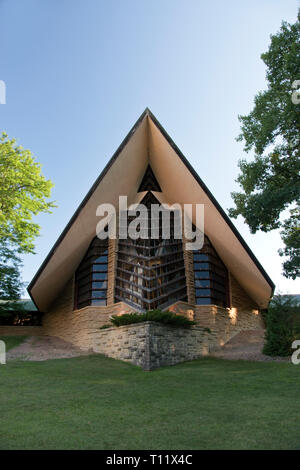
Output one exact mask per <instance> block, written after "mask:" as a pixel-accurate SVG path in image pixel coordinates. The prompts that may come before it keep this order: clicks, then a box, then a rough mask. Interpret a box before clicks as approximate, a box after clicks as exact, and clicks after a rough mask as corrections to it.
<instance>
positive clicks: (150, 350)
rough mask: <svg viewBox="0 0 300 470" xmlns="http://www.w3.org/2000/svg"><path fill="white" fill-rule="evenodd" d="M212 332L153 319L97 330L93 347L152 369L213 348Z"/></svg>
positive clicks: (116, 357) (199, 355)
mask: <svg viewBox="0 0 300 470" xmlns="http://www.w3.org/2000/svg"><path fill="white" fill-rule="evenodd" d="M214 343H215V341H214V334H213V333H208V332H207V331H205V329H204V328H199V327H192V328H176V327H169V326H165V325H160V324H159V323H154V322H144V323H135V324H132V325H126V326H121V327H112V328H108V329H104V330H99V333H98V335H97V339H96V337H95V345H94V348H93V349H94V351H95V352H98V353H102V354H105V355H106V356H109V357H113V358H115V359H121V360H122V361H126V362H131V363H132V364H135V365H138V366H140V367H142V368H143V369H144V370H153V369H157V368H158V367H161V366H169V365H174V364H177V363H179V362H183V361H189V360H192V359H197V358H199V357H201V356H203V355H206V354H208V352H209V351H210V350H212V349H213V344H214Z"/></svg>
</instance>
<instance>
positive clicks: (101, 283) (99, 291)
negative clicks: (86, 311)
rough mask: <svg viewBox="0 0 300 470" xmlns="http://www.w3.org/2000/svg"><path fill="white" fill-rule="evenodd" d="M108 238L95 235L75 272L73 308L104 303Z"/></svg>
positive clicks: (105, 297)
mask: <svg viewBox="0 0 300 470" xmlns="http://www.w3.org/2000/svg"><path fill="white" fill-rule="evenodd" d="M107 261H108V238H107V239H106V240H100V239H99V238H98V237H95V238H94V240H93V241H92V243H91V244H90V246H89V248H88V250H87V252H86V254H85V257H84V258H83V260H82V262H81V263H80V265H79V267H78V269H77V271H76V274H75V308H77V309H79V308H82V307H86V306H87V305H106V299H107Z"/></svg>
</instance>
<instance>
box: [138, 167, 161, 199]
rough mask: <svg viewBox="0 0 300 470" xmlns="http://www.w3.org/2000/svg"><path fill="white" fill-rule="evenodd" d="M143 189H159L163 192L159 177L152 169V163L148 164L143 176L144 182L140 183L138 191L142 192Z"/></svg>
mask: <svg viewBox="0 0 300 470" xmlns="http://www.w3.org/2000/svg"><path fill="white" fill-rule="evenodd" d="M143 191H158V192H161V188H160V186H159V184H158V181H157V179H156V178H155V176H154V173H153V171H152V168H151V166H150V165H148V167H147V170H146V172H145V174H144V176H143V179H142V182H141V184H140V187H139V189H138V193H141V192H143Z"/></svg>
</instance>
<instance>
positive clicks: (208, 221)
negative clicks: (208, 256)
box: [28, 108, 274, 311]
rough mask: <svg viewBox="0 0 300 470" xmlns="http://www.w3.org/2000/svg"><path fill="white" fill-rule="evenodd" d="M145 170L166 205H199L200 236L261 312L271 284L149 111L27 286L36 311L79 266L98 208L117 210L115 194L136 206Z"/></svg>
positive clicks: (231, 224)
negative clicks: (202, 223)
mask: <svg viewBox="0 0 300 470" xmlns="http://www.w3.org/2000/svg"><path fill="white" fill-rule="evenodd" d="M148 166H150V167H151V169H152V171H153V173H154V175H155V176H156V177H157V180H158V182H159V187H160V188H161V190H162V196H163V199H164V200H167V201H168V202H169V203H171V204H172V203H175V202H177V203H180V204H193V203H201V204H204V208H205V232H206V233H207V235H208V237H209V238H210V240H211V242H212V244H213V245H214V247H215V249H216V250H217V252H218V253H219V254H220V256H221V257H222V260H223V262H224V263H225V264H226V265H227V267H228V269H229V270H230V271H231V272H232V274H233V275H234V276H235V277H236V278H238V280H239V282H240V284H241V285H242V287H243V288H244V289H245V290H246V292H248V294H249V295H250V296H252V297H253V298H254V299H255V300H256V301H257V303H258V304H259V305H260V306H261V307H262V308H266V307H267V305H268V301H269V299H270V297H271V295H272V292H273V289H274V284H273V282H272V281H271V279H270V278H269V276H268V275H267V273H266V272H265V270H264V269H263V267H262V266H261V265H260V263H259V262H258V260H257V259H256V257H255V256H254V254H253V253H252V251H251V250H250V248H249V247H248V245H247V244H246V242H245V241H244V240H243V238H242V237H241V235H240V234H239V232H238V231H237V229H236V228H235V226H234V225H233V223H232V222H231V220H230V219H229V217H228V216H227V215H226V213H225V212H224V210H223V209H222V208H221V206H220V204H219V203H218V202H217V201H216V199H215V198H214V196H213V195H212V194H211V192H210V191H209V189H208V188H207V186H206V185H205V184H204V183H203V181H202V180H201V178H200V177H199V176H198V174H197V173H196V171H195V170H194V169H193V167H192V166H191V165H190V163H189V162H188V160H187V159H186V158H185V157H184V155H183V154H182V152H181V151H180V150H179V148H178V147H177V145H176V144H175V143H174V142H173V140H172V139H171V137H170V136H169V135H168V134H167V132H166V131H165V129H164V128H163V127H162V126H161V124H160V123H159V121H158V120H157V119H156V117H155V116H154V115H153V113H152V112H151V111H150V109H149V108H146V109H145V110H144V112H143V113H142V114H141V116H140V117H139V118H138V120H137V121H136V123H135V124H134V126H133V127H132V128H131V130H130V131H129V133H128V135H127V136H126V137H125V139H124V140H123V142H122V143H121V145H120V146H119V147H118V149H117V150H116V152H115V153H114V155H113V156H112V158H111V159H110V160H109V162H108V163H107V165H106V166H105V168H104V169H103V171H102V172H101V174H100V175H99V177H98V178H97V179H96V181H95V183H94V184H93V186H92V187H91V189H90V190H89V192H88V193H87V195H86V197H85V198H84V199H83V201H82V203H81V204H80V206H79V207H78V209H77V210H76V212H75V213H74V215H73V216H72V218H71V220H70V221H69V223H68V224H67V226H66V228H65V229H64V231H63V232H62V234H61V235H60V237H59V238H58V240H57V241H56V243H55V244H54V246H53V248H52V249H51V250H50V252H49V254H48V256H47V257H46V259H45V261H44V262H43V264H42V265H41V267H40V268H39V270H38V271H37V273H36V275H35V276H34V278H33V280H32V281H31V283H30V285H29V287H28V291H29V293H30V295H31V296H32V298H33V300H34V301H35V303H36V305H37V306H38V308H39V309H40V310H41V311H46V310H47V309H48V308H49V305H50V304H51V302H52V301H53V300H54V298H55V297H56V296H57V294H58V293H59V291H60V289H61V288H62V287H63V285H64V284H65V283H66V282H67V281H68V280H69V279H70V278H71V276H72V274H73V273H74V271H75V270H76V267H77V266H78V265H79V263H80V261H81V259H82V258H83V256H84V254H85V251H86V250H87V248H88V246H89V243H90V242H91V240H92V239H93V237H94V236H95V228H96V224H97V222H98V221H99V219H98V218H97V217H96V208H97V207H98V205H99V204H101V203H111V204H114V205H115V207H118V197H119V195H127V196H128V203H129V204H130V203H131V202H135V201H136V200H137V199H138V198H139V195H138V190H139V186H140V184H141V181H142V179H143V176H144V175H145V172H146V170H147V168H148ZM193 222H194V221H193Z"/></svg>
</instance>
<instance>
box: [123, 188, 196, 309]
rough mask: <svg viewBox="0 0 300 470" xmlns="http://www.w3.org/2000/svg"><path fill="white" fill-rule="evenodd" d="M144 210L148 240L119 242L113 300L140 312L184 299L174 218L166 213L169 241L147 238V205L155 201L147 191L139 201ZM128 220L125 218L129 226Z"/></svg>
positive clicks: (180, 247)
mask: <svg viewBox="0 0 300 470" xmlns="http://www.w3.org/2000/svg"><path fill="white" fill-rule="evenodd" d="M142 204H144V205H145V206H146V207H147V209H148V217H149V218H148V221H149V223H148V238H138V239H137V240H132V239H130V238H127V239H126V240H119V246H118V260H117V273H116V288H115V301H116V302H118V301H121V300H123V301H125V302H127V303H128V304H130V305H132V306H134V307H137V308H139V309H140V310H151V309H156V308H164V307H167V306H168V305H170V304H172V303H174V302H176V301H177V300H187V291H186V278H185V267H184V258H183V247H182V240H181V239H179V240H178V239H174V217H173V213H172V212H171V213H170V220H171V224H170V225H171V227H170V235H171V236H170V238H169V239H167V240H166V239H163V238H162V221H163V218H162V217H160V219H159V224H158V225H159V237H158V238H157V239H151V238H150V237H151V223H153V221H151V217H150V211H151V204H159V201H158V200H157V199H156V198H155V197H154V196H153V194H152V193H150V192H148V193H147V194H146V196H145V198H144V199H143V200H142ZM130 221H131V217H128V223H130Z"/></svg>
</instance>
